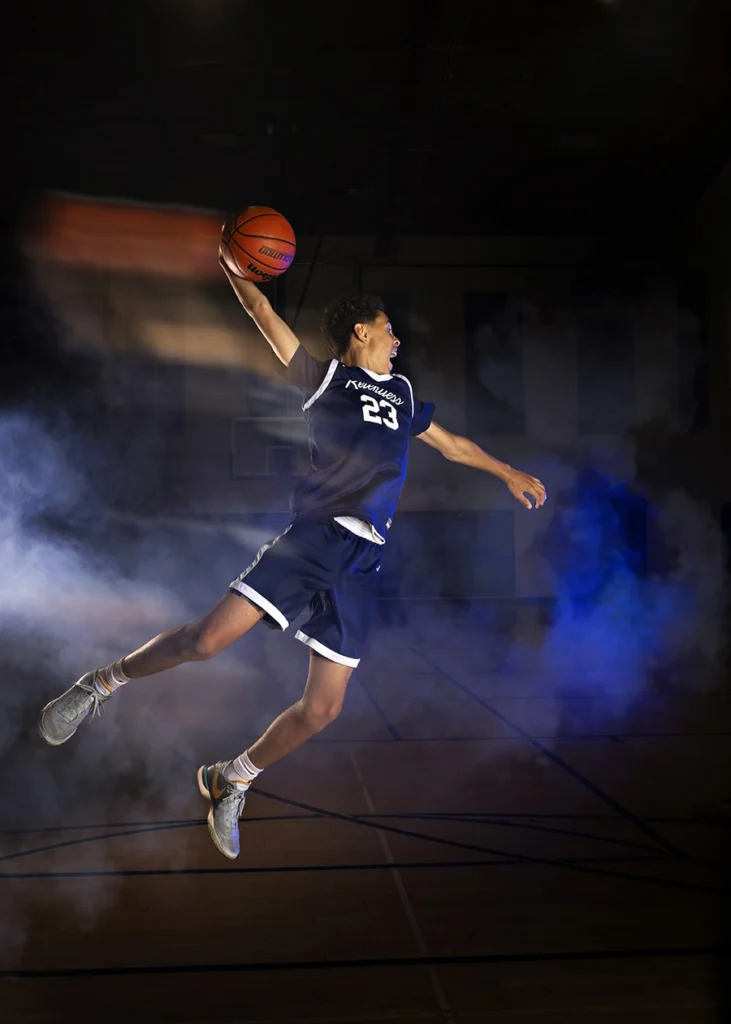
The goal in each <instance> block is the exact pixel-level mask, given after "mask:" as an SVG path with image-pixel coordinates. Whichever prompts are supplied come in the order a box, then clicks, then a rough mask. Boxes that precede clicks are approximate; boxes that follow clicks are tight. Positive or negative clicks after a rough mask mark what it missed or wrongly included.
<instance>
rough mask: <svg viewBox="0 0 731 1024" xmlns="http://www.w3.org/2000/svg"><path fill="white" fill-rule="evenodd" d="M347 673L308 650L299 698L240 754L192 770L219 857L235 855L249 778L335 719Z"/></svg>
mask: <svg viewBox="0 0 731 1024" xmlns="http://www.w3.org/2000/svg"><path fill="white" fill-rule="evenodd" d="M352 671H353V669H352V668H351V667H349V666H347V665H340V664H336V663H335V662H334V661H329V660H328V659H326V658H323V657H321V656H320V655H319V654H316V653H315V652H314V651H312V652H311V654H310V670H309V674H308V676H307V683H306V685H305V690H304V693H303V694H302V697H301V699H300V700H298V701H297V702H296V703H295V704H293V705H292V706H291V707H289V708H287V710H286V711H283V712H282V714H281V715H280V716H279V717H278V718H276V719H275V720H274V721H273V722H272V724H271V725H270V726H269V728H268V729H267V731H266V732H265V733H264V735H263V736H262V737H261V738H260V739H258V740H257V741H256V743H254V744H253V745H252V746H251V747H249V749H248V750H247V751H245V753H243V754H241V755H239V757H237V758H235V759H234V760H233V761H219V762H218V764H214V765H208V766H206V765H203V766H201V768H199V769H198V788H199V789H200V792H201V794H202V795H203V796H204V797H205V798H206V799H207V800H209V801H210V804H211V806H210V809H209V811H208V831H209V833H210V836H211V839H212V840H213V843H214V845H215V846H216V848H217V849H218V850H220V852H221V853H222V854H223V855H224V856H225V857H229V858H234V857H238V855H239V849H240V841H239V818H240V817H241V812H242V811H243V809H244V802H245V800H246V793H247V791H248V789H249V786H250V785H251V783H252V782H253V780H254V779H255V778H256V776H257V775H258V774H259V772H260V771H261V770H262V769H263V768H267V767H268V766H269V765H270V764H274V762H275V761H279V760H280V758H282V757H284V756H285V755H286V754H289V753H290V752H291V751H293V750H295V749H296V748H297V747H299V746H300V745H301V744H302V743H304V742H305V741H306V740H308V739H309V738H310V737H311V736H314V735H315V734H316V733H318V732H321V731H322V730H323V729H324V728H325V726H327V725H329V724H330V722H333V721H334V720H335V719H336V718H337V717H338V715H339V714H340V710H341V708H342V706H343V698H344V697H345V691H346V688H347V686H348V680H349V679H350V676H351V673H352Z"/></svg>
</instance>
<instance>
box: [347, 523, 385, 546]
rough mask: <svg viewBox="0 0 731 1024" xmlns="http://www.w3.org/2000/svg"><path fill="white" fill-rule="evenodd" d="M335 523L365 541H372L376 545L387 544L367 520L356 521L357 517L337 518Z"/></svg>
mask: <svg viewBox="0 0 731 1024" xmlns="http://www.w3.org/2000/svg"><path fill="white" fill-rule="evenodd" d="M335 522H336V523H340V525H341V526H344V527H345V529H346V530H350V532H351V533H354V534H355V535H356V536H357V537H362V538H363V540H370V541H372V542H373V543H374V544H385V543H386V538H385V537H382V536H381V535H380V533H379V532H378V530H377V529H376V528H375V526H374V525H373V524H372V523H367V522H366V521H365V519H356V518H355V516H335Z"/></svg>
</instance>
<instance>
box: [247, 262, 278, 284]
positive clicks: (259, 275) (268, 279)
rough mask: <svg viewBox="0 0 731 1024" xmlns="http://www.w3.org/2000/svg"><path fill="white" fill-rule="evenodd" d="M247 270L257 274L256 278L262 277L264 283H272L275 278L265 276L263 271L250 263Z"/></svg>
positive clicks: (271, 275) (270, 275)
mask: <svg viewBox="0 0 731 1024" xmlns="http://www.w3.org/2000/svg"><path fill="white" fill-rule="evenodd" d="M246 269H247V270H250V271H251V273H252V274H256V276H257V277H260V278H261V280H262V281H271V279H272V278H273V277H274V274H265V273H264V271H263V270H259V268H258V267H256V266H254V264H253V263H249V264H248V265H247V267H246Z"/></svg>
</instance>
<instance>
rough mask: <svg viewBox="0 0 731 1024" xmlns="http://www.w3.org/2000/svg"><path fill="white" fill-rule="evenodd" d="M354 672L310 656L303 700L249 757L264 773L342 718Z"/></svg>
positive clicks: (278, 721) (272, 727)
mask: <svg viewBox="0 0 731 1024" xmlns="http://www.w3.org/2000/svg"><path fill="white" fill-rule="evenodd" d="M352 672H353V669H352V668H350V667H349V666H347V665H340V664H338V663H336V662H334V661H330V660H329V659H327V658H324V657H322V656H321V655H319V654H316V653H315V652H314V651H311V652H310V670H309V673H308V675H307V683H306V684H305V690H304V693H303V694H302V697H301V698H300V699H299V700H298V701H297V702H296V703H295V704H293V705H292V706H291V707H289V708H287V710H286V711H283V712H282V714H281V715H280V716H279V718H277V719H275V720H274V721H273V722H272V724H271V725H270V726H269V728H268V729H267V731H266V732H265V733H264V735H263V736H261V737H260V738H259V739H258V740H257V741H256V743H254V744H253V746H251V747H249V750H248V755H249V757H250V758H251V761H252V762H253V763H254V764H255V765H256V767H257V768H258V769H259V770H261V769H263V768H268V767H269V765H270V764H274V762H275V761H279V760H280V759H281V758H282V757H284V756H285V755H286V754H289V753H290V752H291V751H293V750H295V749H296V748H297V747H298V746H300V744H301V743H304V742H305V740H308V739H309V738H310V737H311V736H314V735H315V734H316V733H318V732H321V731H322V730H323V729H324V728H325V726H327V725H329V724H330V723H331V722H334V721H335V719H336V718H337V717H338V715H339V714H340V711H341V709H342V706H343V700H344V698H345V691H346V689H347V686H348V680H349V679H350V676H351V675H352Z"/></svg>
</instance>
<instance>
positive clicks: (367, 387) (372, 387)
mask: <svg viewBox="0 0 731 1024" xmlns="http://www.w3.org/2000/svg"><path fill="white" fill-rule="evenodd" d="M351 387H352V388H356V389H357V388H361V389H362V390H364V391H374V392H375V393H376V394H377V395H380V396H381V398H385V399H387V400H388V401H389V402H393V404H394V405H403V404H404V400H403V398H399V396H398V395H394V393H393V391H386V390H385V388H379V386H378V385H377V384H367V383H366V382H365V381H363V380H349V381H348V383H347V384H346V385H345V390H346V391H347V390H348V388H351Z"/></svg>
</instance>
